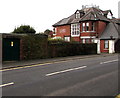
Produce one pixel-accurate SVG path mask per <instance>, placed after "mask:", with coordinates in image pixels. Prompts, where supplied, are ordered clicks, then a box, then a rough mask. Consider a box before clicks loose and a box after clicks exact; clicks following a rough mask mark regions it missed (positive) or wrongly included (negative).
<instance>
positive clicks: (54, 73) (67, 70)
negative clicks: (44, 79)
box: [45, 66, 87, 76]
mask: <svg viewBox="0 0 120 98" xmlns="http://www.w3.org/2000/svg"><path fill="white" fill-rule="evenodd" d="M85 67H87V66H81V67H77V68H71V69H66V70H62V71H57V72H53V73H49V74H46V75H45V76H52V75H56V74H60V73H65V72H69V71H73V70H78V69H82V68H85Z"/></svg>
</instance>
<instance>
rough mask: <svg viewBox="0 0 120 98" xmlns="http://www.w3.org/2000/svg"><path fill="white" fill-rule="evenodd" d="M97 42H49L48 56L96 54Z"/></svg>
mask: <svg viewBox="0 0 120 98" xmlns="http://www.w3.org/2000/svg"><path fill="white" fill-rule="evenodd" d="M96 53H97V44H80V43H67V42H63V41H61V42H49V44H48V56H49V57H64V56H74V55H87V54H96Z"/></svg>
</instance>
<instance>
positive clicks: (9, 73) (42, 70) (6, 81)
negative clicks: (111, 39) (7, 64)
mask: <svg viewBox="0 0 120 98" xmlns="http://www.w3.org/2000/svg"><path fill="white" fill-rule="evenodd" d="M2 76H3V83H2V85H0V87H2V93H3V96H114V95H116V94H118V55H111V56H98V57H93V58H92V56H91V58H84V59H76V60H67V61H57V62H51V63H45V64H40V65H39V64H37V65H33V66H27V67H25V68H23V67H19V68H13V69H8V70H2Z"/></svg>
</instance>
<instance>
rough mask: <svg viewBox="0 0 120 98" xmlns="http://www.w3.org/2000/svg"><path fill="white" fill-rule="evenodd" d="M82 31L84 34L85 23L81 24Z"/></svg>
mask: <svg viewBox="0 0 120 98" xmlns="http://www.w3.org/2000/svg"><path fill="white" fill-rule="evenodd" d="M82 31H83V32H85V23H82Z"/></svg>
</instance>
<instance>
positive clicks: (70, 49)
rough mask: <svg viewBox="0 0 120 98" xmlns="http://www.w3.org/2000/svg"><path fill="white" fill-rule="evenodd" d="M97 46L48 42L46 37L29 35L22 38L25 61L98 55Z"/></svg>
mask: <svg viewBox="0 0 120 98" xmlns="http://www.w3.org/2000/svg"><path fill="white" fill-rule="evenodd" d="M96 53H97V45H96V44H80V43H69V42H64V41H62V40H61V41H48V40H47V37H46V36H41V35H27V36H24V37H22V55H23V59H43V58H53V57H65V56H74V55H87V54H96Z"/></svg>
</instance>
